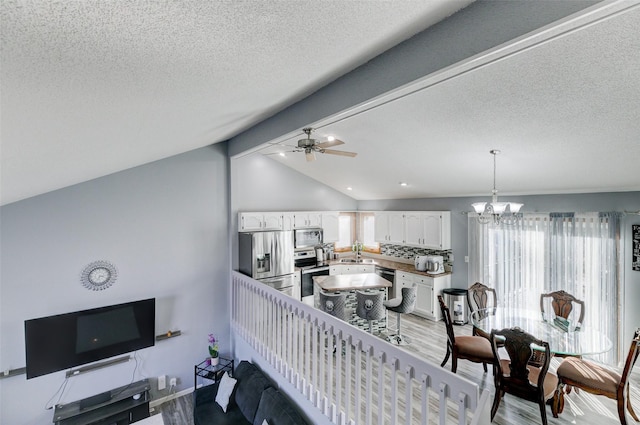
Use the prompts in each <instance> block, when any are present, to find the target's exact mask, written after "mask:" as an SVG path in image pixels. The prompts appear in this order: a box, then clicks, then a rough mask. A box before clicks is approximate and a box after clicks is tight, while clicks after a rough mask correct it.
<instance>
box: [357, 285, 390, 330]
mask: <svg viewBox="0 0 640 425" xmlns="http://www.w3.org/2000/svg"><path fill="white" fill-rule="evenodd" d="M384 295H385V294H384V292H380V291H376V292H364V291H356V301H357V307H356V314H357V315H358V316H359V317H361V318H363V319H365V320H367V321H368V322H369V333H371V334H372V333H373V326H372V322H373V321H374V320H381V319H384V317H385V315H386V314H387V311H386V310H385V308H384V305H383V304H382V303H383V302H384Z"/></svg>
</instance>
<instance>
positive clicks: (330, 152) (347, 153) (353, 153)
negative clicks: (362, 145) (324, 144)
mask: <svg viewBox="0 0 640 425" xmlns="http://www.w3.org/2000/svg"><path fill="white" fill-rule="evenodd" d="M321 152H322V153H328V154H330V155H341V156H349V157H351V158H353V157H354V156H356V155H358V154H357V153H355V152H346V151H336V150H333V149H323V150H322V151H321Z"/></svg>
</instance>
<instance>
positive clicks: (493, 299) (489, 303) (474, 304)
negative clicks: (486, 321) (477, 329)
mask: <svg viewBox="0 0 640 425" xmlns="http://www.w3.org/2000/svg"><path fill="white" fill-rule="evenodd" d="M467 303H468V304H469V311H470V312H471V313H473V312H474V311H477V310H480V309H483V308H487V307H496V306H497V304H498V297H497V295H496V290H495V289H493V288H489V287H488V286H487V285H484V284H482V283H480V282H476V283H474V284H473V285H471V286H470V287H469V289H468V290H467Z"/></svg>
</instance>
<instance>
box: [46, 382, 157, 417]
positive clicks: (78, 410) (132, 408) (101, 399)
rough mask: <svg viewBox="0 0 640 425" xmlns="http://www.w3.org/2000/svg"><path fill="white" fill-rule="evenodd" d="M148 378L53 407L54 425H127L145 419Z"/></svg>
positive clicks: (149, 387) (147, 406)
mask: <svg viewBox="0 0 640 425" xmlns="http://www.w3.org/2000/svg"><path fill="white" fill-rule="evenodd" d="M150 389H151V386H150V385H149V380H148V379H143V380H142V381H138V382H134V383H132V384H130V385H125V386H122V387H118V388H114V389H112V390H111V391H106V392H104V393H100V394H96V395H94V396H91V397H87V398H85V399H82V400H78V401H74V402H71V403H68V404H65V405H58V406H56V410H55V412H54V414H53V422H54V423H55V424H56V425H90V424H117V425H128V424H131V423H133V422H136V421H139V420H141V419H144V418H148V417H149V401H150V400H149V390H150Z"/></svg>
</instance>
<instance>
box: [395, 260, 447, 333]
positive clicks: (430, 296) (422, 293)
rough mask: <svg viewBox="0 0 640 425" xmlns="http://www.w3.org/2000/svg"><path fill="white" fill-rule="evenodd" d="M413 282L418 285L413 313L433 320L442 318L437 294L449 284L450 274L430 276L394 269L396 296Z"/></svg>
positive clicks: (440, 293)
mask: <svg viewBox="0 0 640 425" xmlns="http://www.w3.org/2000/svg"><path fill="white" fill-rule="evenodd" d="M414 283H415V284H416V285H417V287H418V296H417V299H416V307H415V309H414V310H413V314H416V315H418V316H421V317H424V318H427V319H430V320H434V321H438V320H442V313H441V312H440V306H439V305H438V295H442V290H443V289H445V288H449V287H450V286H451V275H445V276H437V277H431V276H424V275H419V274H413V273H407V272H401V271H396V281H395V285H396V296H399V295H400V289H401V288H403V287H405V286H411V285H413V284H414Z"/></svg>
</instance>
